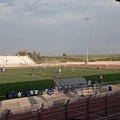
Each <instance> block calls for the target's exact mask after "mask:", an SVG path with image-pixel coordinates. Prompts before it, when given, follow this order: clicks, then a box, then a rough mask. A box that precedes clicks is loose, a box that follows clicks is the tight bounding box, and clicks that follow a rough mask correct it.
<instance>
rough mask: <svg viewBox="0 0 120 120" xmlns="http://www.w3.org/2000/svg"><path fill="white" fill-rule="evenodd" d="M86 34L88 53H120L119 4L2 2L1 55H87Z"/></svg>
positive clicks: (109, 0) (107, 0)
mask: <svg viewBox="0 0 120 120" xmlns="http://www.w3.org/2000/svg"><path fill="white" fill-rule="evenodd" d="M86 17H89V18H90V20H89V21H88V22H87V21H86V19H85V18H86ZM86 32H87V33H88V34H86ZM86 35H88V37H87V40H88V51H89V54H120V3H119V2H116V1H115V0H0V55H9V54H10V55H15V53H16V52H18V51H21V50H26V51H29V52H33V51H36V52H37V53H40V54H41V55H43V56H44V55H62V54H63V53H65V54H67V55H81V54H85V52H86Z"/></svg>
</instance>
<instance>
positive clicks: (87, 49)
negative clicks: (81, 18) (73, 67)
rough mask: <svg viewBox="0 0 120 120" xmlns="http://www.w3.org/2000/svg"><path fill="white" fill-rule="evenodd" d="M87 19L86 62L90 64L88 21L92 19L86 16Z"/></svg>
mask: <svg viewBox="0 0 120 120" xmlns="http://www.w3.org/2000/svg"><path fill="white" fill-rule="evenodd" d="M85 20H86V22H87V23H86V24H87V25H86V61H85V63H86V64H88V62H89V61H88V21H89V20H90V17H86V18H85Z"/></svg>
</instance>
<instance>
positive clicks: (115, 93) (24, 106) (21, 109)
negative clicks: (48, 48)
mask: <svg viewBox="0 0 120 120" xmlns="http://www.w3.org/2000/svg"><path fill="white" fill-rule="evenodd" d="M96 63H97V62H96ZM96 63H95V64H93V63H89V64H88V65H89V66H96ZM43 65H46V66H47V65H48V66H51V65H52V64H43ZM55 65H65V64H63V63H62V64H55ZM66 65H68V66H69V65H83V63H81V64H80V63H66ZM97 65H99V66H102V67H104V66H105V67H108V66H112V67H113V66H114V62H112V63H109V62H107V63H104V62H103V63H102V62H100V63H99V64H97ZM106 65H107V66H106ZM118 65H120V64H119V63H117V66H118ZM0 66H2V67H26V66H36V63H35V62H34V61H32V60H31V59H30V58H29V57H28V56H0ZM54 82H55V84H56V86H57V87H58V93H55V94H52V95H49V94H47V92H46V90H45V91H43V92H42V94H39V95H35V96H29V97H22V98H17V99H10V100H4V101H0V120H120V119H119V118H120V102H119V101H120V89H119V88H120V86H119V85H118V86H117V89H116V87H115V86H114V85H112V88H113V90H111V89H108V88H107V87H105V86H104V85H103V86H98V87H97V86H87V82H86V80H85V79H84V78H83V77H80V78H71V79H55V80H54ZM76 84H77V85H76ZM60 86H64V88H61V87H60ZM108 87H109V88H110V87H111V86H108ZM114 87H115V88H114Z"/></svg>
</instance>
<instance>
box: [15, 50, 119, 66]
mask: <svg viewBox="0 0 120 120" xmlns="http://www.w3.org/2000/svg"><path fill="white" fill-rule="evenodd" d="M16 55H17V56H28V57H30V58H31V59H32V60H33V61H34V62H36V63H38V64H40V63H52V62H53V63H55V62H56V63H58V62H85V60H86V55H66V54H62V55H61V56H42V55H40V53H37V52H35V51H33V52H27V51H18V52H17V53H16ZM88 58H89V62H95V61H120V54H100V55H89V56H88Z"/></svg>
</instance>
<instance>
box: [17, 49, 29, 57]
mask: <svg viewBox="0 0 120 120" xmlns="http://www.w3.org/2000/svg"><path fill="white" fill-rule="evenodd" d="M16 55H17V56H26V55H27V51H26V50H25V51H19V52H17V53H16Z"/></svg>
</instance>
